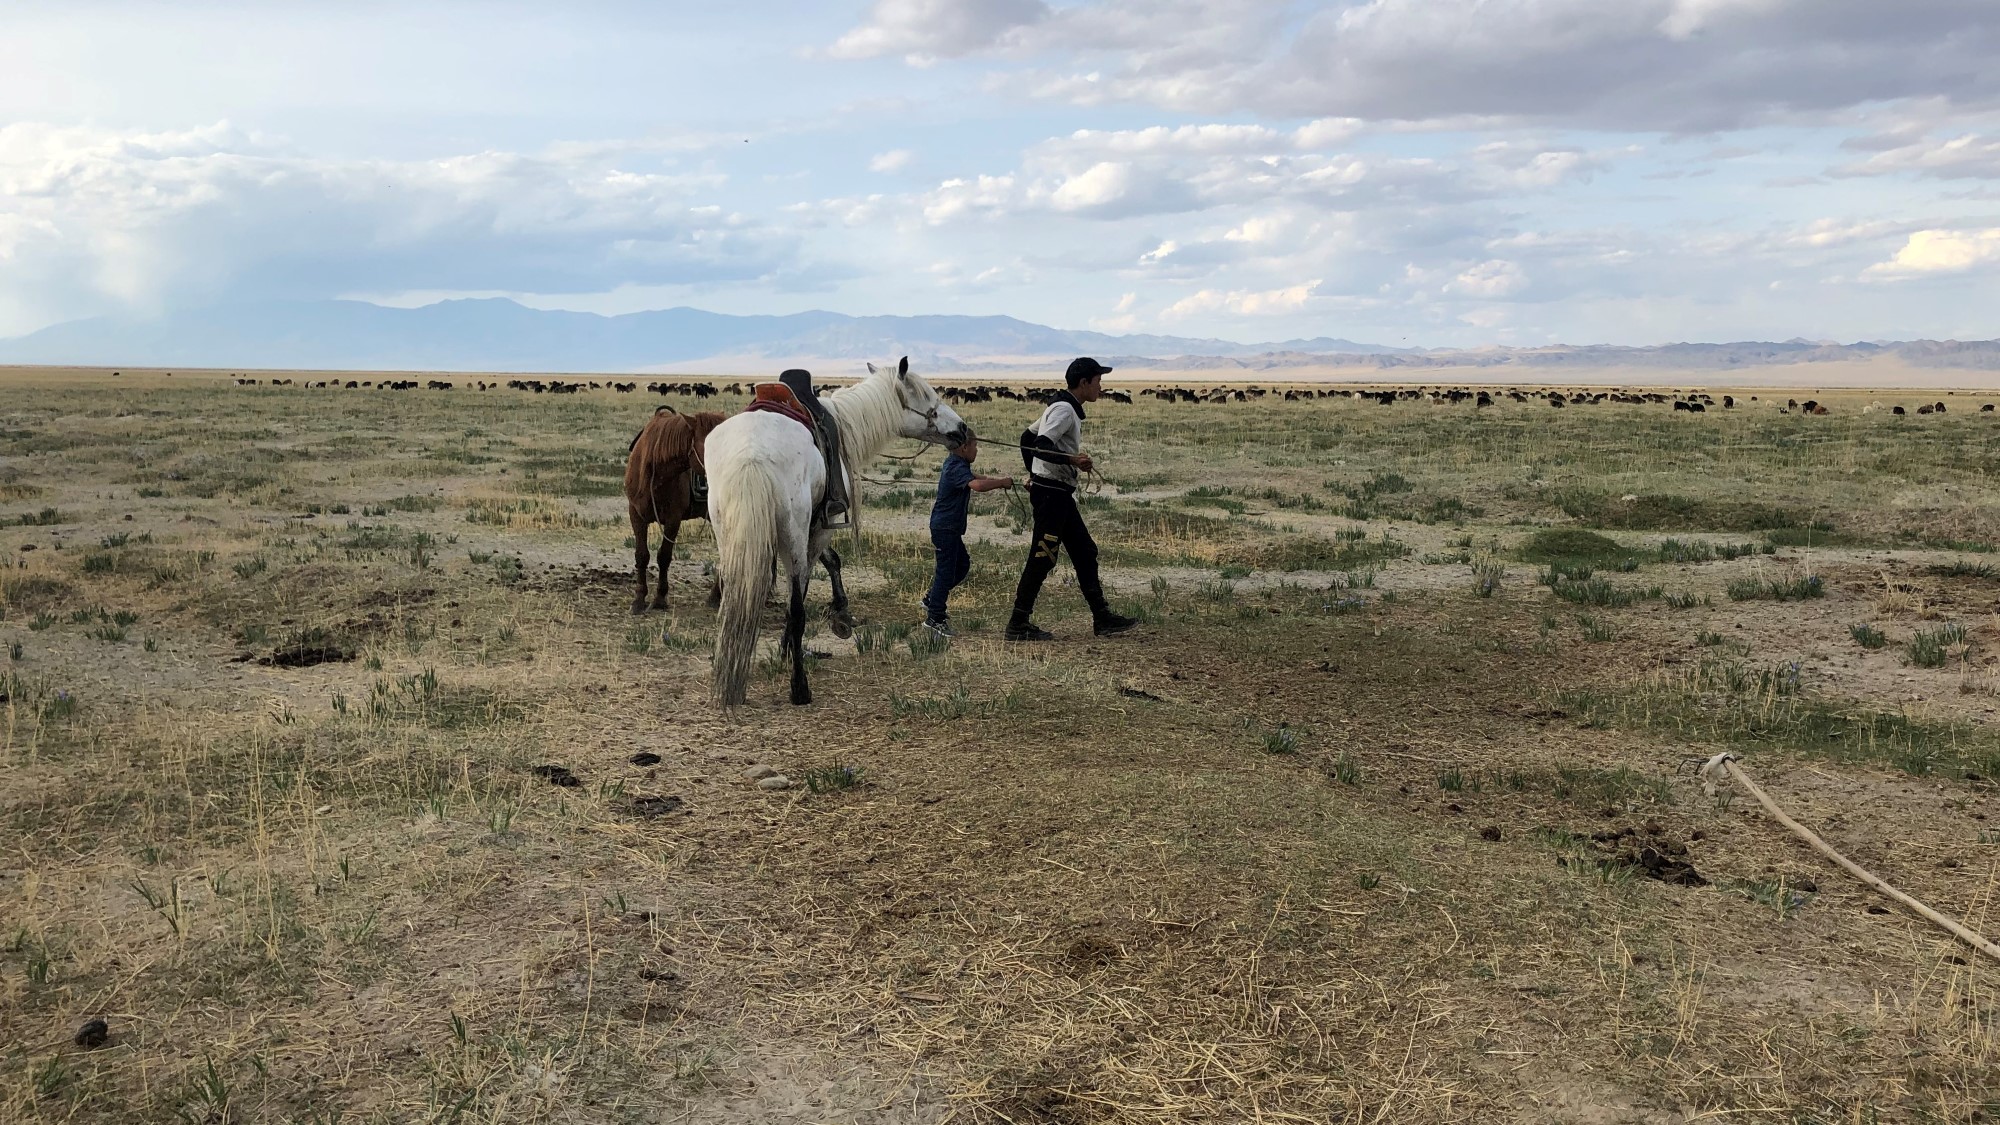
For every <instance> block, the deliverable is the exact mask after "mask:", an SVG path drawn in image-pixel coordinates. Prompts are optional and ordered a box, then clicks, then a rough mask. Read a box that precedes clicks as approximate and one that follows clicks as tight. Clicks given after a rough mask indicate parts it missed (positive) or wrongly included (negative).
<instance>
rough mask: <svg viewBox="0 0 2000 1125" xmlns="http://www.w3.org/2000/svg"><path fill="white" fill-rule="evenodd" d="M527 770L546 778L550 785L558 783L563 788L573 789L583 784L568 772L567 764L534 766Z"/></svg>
mask: <svg viewBox="0 0 2000 1125" xmlns="http://www.w3.org/2000/svg"><path fill="white" fill-rule="evenodd" d="M528 772H529V773H532V774H534V775H535V776H536V777H544V778H547V779H548V782H549V784H550V785H560V786H562V787H563V788H564V789H575V788H576V787H577V786H579V785H582V784H583V782H582V781H579V780H578V779H577V776H576V775H575V774H573V773H571V772H569V768H568V767H567V766H536V767H535V768H534V769H531V770H529V771H528Z"/></svg>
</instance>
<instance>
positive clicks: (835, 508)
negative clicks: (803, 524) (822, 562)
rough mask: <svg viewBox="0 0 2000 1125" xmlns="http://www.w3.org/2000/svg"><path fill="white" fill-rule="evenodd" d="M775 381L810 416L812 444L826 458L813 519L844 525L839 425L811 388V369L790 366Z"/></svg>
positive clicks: (832, 525)
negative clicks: (816, 508)
mask: <svg viewBox="0 0 2000 1125" xmlns="http://www.w3.org/2000/svg"><path fill="white" fill-rule="evenodd" d="M778 382H780V383H783V384H784V385H785V387H786V389H788V390H790V391H791V392H792V396H793V397H794V398H796V399H798V400H799V405H800V406H802V407H804V408H805V411H806V414H807V415H808V416H809V417H811V418H812V423H813V425H812V431H813V444H814V445H816V446H818V447H819V452H820V456H822V457H824V458H826V491H825V493H824V494H823V495H821V497H820V501H819V510H818V511H816V512H814V513H813V522H815V523H817V524H819V525H820V526H821V527H824V528H828V529H830V530H838V529H840V528H843V527H846V526H848V517H847V472H846V469H845V468H844V466H843V464H842V461H841V456H840V425H839V424H838V423H837V422H835V421H834V420H833V414H832V413H831V412H829V411H828V410H827V408H826V406H825V405H824V404H823V403H821V402H820V400H819V395H818V394H817V393H816V392H815V391H814V390H813V384H812V372H810V371H806V370H804V369H803V368H798V367H794V368H791V369H790V370H788V371H785V372H783V373H781V374H780V375H779V376H778Z"/></svg>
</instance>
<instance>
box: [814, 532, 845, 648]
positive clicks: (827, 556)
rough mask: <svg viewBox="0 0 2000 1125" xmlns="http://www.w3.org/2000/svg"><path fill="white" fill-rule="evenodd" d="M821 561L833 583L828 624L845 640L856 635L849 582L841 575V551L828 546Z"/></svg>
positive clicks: (837, 635)
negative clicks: (849, 594)
mask: <svg viewBox="0 0 2000 1125" xmlns="http://www.w3.org/2000/svg"><path fill="white" fill-rule="evenodd" d="M819 561H820V562H822V563H824V564H825V565H826V577H827V579H828V580H829V581H830V582H832V583H833V601H832V602H831V603H829V604H828V605H827V607H826V622H827V626H828V627H829V628H831V629H832V630H833V635H834V636H836V637H839V638H840V639H841V640H843V641H844V640H846V639H847V638H849V637H851V636H853V635H854V618H853V617H852V616H850V615H849V614H848V612H847V583H846V582H845V581H843V580H842V579H841V577H840V552H839V551H836V550H834V549H833V548H832V547H828V548H827V549H826V550H824V551H821V552H820V556H819Z"/></svg>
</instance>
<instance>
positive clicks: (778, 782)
mask: <svg viewBox="0 0 2000 1125" xmlns="http://www.w3.org/2000/svg"><path fill="white" fill-rule="evenodd" d="M791 787H792V779H791V778H789V777H786V776H785V775H784V774H781V773H778V774H772V775H771V776H770V777H766V778H763V779H761V780H760V781H758V782H757V788H759V789H790V788H791Z"/></svg>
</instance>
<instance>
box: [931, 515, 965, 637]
mask: <svg viewBox="0 0 2000 1125" xmlns="http://www.w3.org/2000/svg"><path fill="white" fill-rule="evenodd" d="M931 546H933V547H936V548H937V573H936V574H934V575H932V576H931V592H930V593H928V594H925V595H924V610H925V612H927V613H929V614H930V619H931V620H932V621H942V620H944V619H945V608H944V607H945V599H947V598H949V597H951V591H952V588H953V587H955V586H957V585H958V584H959V583H960V582H963V581H965V576H966V575H967V574H968V573H970V572H971V570H972V555H971V553H970V552H968V551H967V550H966V549H965V536H963V535H961V534H959V533H958V532H956V531H939V530H937V529H936V528H932V529H931Z"/></svg>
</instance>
